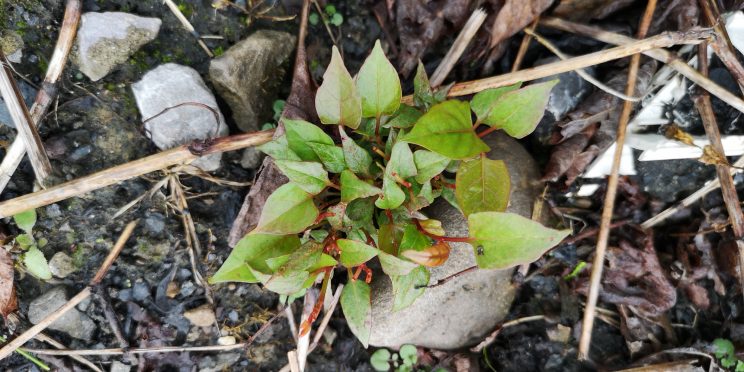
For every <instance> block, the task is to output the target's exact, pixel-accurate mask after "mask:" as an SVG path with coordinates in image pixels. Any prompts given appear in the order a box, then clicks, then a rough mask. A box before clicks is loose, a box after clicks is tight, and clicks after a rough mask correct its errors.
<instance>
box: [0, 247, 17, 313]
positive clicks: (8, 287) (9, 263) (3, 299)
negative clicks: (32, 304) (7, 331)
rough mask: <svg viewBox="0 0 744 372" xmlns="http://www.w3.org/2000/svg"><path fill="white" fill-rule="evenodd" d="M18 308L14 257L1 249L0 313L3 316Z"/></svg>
mask: <svg viewBox="0 0 744 372" xmlns="http://www.w3.org/2000/svg"><path fill="white" fill-rule="evenodd" d="M16 309H18V300H17V298H16V292H15V285H14V284H13V257H11V256H10V253H8V251H6V250H5V249H0V315H2V316H3V318H5V317H7V316H8V315H9V314H10V313H12V312H14V311H15V310H16Z"/></svg>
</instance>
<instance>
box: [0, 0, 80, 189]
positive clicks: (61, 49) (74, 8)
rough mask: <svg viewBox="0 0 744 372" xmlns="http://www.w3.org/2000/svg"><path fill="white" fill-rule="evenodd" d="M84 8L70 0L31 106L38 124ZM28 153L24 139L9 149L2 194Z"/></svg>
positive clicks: (0, 172)
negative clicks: (39, 87)
mask: <svg viewBox="0 0 744 372" xmlns="http://www.w3.org/2000/svg"><path fill="white" fill-rule="evenodd" d="M81 8H82V2H81V1H80V0H68V1H67V5H66V7H65V15H64V18H63V20H62V26H61V28H60V31H59V37H58V38H57V44H56V45H55V46H54V52H53V53H52V58H51V59H50V60H49V68H48V69H47V71H46V76H45V77H44V82H43V83H42V85H41V90H39V93H37V94H36V99H35V101H34V104H33V106H31V120H32V121H33V123H34V125H36V126H39V125H40V124H41V119H42V118H43V117H44V114H45V113H46V111H47V109H48V108H49V106H50V105H51V104H52V102H53V101H54V97H56V95H57V81H58V80H59V77H60V76H61V75H62V70H63V69H64V67H65V64H66V63H67V57H68V56H69V54H70V49H71V48H72V43H73V41H74V40H75V33H76V32H77V26H78V22H79V21H80V9H81ZM25 154H26V147H25V146H24V144H23V140H22V139H20V138H16V139H15V140H14V141H13V144H12V145H10V147H9V148H8V149H7V152H6V153H5V157H4V158H3V161H2V163H0V193H2V191H3V190H4V189H5V186H7V185H8V182H10V178H11V177H12V176H13V173H14V172H15V170H16V169H17V168H18V165H19V164H21V161H22V160H23V156H24V155H25Z"/></svg>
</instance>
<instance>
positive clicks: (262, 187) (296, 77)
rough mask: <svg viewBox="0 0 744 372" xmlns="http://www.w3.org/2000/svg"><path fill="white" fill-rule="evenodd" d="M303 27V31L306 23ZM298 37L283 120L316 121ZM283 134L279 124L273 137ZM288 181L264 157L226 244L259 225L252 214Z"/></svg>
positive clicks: (232, 243)
mask: <svg viewBox="0 0 744 372" xmlns="http://www.w3.org/2000/svg"><path fill="white" fill-rule="evenodd" d="M302 27H303V28H306V27H307V22H305V24H303V25H302ZM299 34H300V37H299V38H298V40H297V55H296V56H295V65H294V72H293V74H292V87H291V90H290V92H289V97H287V101H286V104H285V105H284V110H283V111H282V117H283V118H288V119H302V120H305V121H310V122H317V120H318V114H317V113H316V112H315V91H316V90H317V86H316V85H315V82H314V81H313V80H312V78H311V77H310V70H309V69H308V66H307V52H306V50H305V39H304V36H305V32H303V31H302V30H301V31H300V33H299ZM282 134H284V125H283V124H282V123H281V122H279V125H278V127H277V128H276V132H274V138H276V137H278V136H281V135H282ZM287 182H289V179H288V178H287V177H286V176H285V175H284V174H283V173H282V172H281V171H280V170H279V169H278V168H277V167H276V165H275V164H274V160H273V159H272V158H271V157H268V156H267V157H266V158H264V161H263V163H262V164H261V167H260V168H259V170H258V172H257V173H256V177H255V178H254V181H253V185H252V186H251V190H250V191H249V192H248V195H246V196H245V200H244V201H243V206H242V207H241V208H240V212H238V216H237V217H236V218H235V221H234V222H233V226H232V228H231V229H230V235H229V237H228V245H230V246H231V247H234V246H235V245H236V244H238V241H240V239H241V238H243V236H244V235H245V234H246V233H247V232H248V231H251V230H252V229H253V228H254V227H255V226H256V225H257V224H258V219H259V217H261V214H260V213H255V211H260V210H262V209H263V206H264V204H266V200H267V199H268V198H269V195H271V194H272V193H273V192H274V190H276V189H278V188H279V186H281V185H283V184H285V183H287Z"/></svg>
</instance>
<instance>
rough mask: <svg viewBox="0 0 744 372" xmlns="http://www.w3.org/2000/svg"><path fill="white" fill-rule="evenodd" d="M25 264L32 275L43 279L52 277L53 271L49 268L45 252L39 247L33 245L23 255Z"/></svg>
mask: <svg viewBox="0 0 744 372" xmlns="http://www.w3.org/2000/svg"><path fill="white" fill-rule="evenodd" d="M23 264H24V265H25V266H26V270H28V272H29V273H31V275H33V276H35V277H37V278H39V279H42V280H49V279H52V272H51V271H50V270H49V264H48V263H47V260H46V258H44V254H43V253H41V251H40V250H39V248H37V247H36V246H31V248H30V249H29V250H28V251H27V252H26V253H25V254H24V255H23Z"/></svg>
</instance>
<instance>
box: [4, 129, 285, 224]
mask: <svg viewBox="0 0 744 372" xmlns="http://www.w3.org/2000/svg"><path fill="white" fill-rule="evenodd" d="M273 134H274V130H273V129H272V130H267V131H262V132H255V133H245V134H238V135H234V136H226V137H220V138H216V139H214V140H209V141H207V142H199V141H196V142H194V143H192V144H190V145H181V146H178V147H174V148H172V149H170V150H166V151H163V152H160V153H158V154H155V155H150V156H147V157H144V158H142V159H138V160H135V161H131V162H129V163H125V164H122V165H117V166H115V167H112V168H108V169H105V170H102V171H100V172H97V173H93V174H91V175H89V176H85V177H81V178H78V179H76V180H73V181H70V182H66V183H63V184H60V185H57V186H54V187H50V188H48V189H46V190H41V191H38V192H35V193H31V194H27V195H24V196H20V197H17V198H15V199H10V200H7V201H5V202H2V203H0V217H8V216H12V215H14V214H16V213H19V212H23V211H25V210H28V209H32V208H39V207H42V206H45V205H49V204H52V203H56V202H58V201H60V200H65V199H67V198H71V197H73V196H79V195H82V194H85V193H88V192H91V191H94V190H98V189H100V188H102V187H106V186H110V185H113V184H116V183H119V182H122V181H125V180H128V179H130V178H134V177H138V176H141V175H143V174H147V173H151V172H155V171H157V170H160V169H163V168H167V167H170V166H173V165H177V164H187V163H190V162H192V161H194V160H196V159H198V158H199V157H200V156H206V155H209V154H216V153H221V152H226V151H234V150H239V149H242V148H245V147H251V146H258V145H262V144H264V143H266V142H269V141H271V137H272V135H273ZM197 147H199V148H197Z"/></svg>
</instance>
